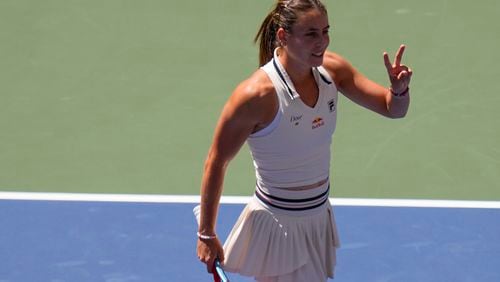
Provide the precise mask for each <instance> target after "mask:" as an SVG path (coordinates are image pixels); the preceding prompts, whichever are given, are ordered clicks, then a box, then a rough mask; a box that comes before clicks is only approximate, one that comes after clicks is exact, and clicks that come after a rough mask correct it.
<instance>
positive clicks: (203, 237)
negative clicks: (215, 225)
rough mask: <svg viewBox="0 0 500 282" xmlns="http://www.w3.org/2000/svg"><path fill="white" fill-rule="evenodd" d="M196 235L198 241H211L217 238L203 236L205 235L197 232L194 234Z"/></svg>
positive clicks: (214, 236) (215, 236)
mask: <svg viewBox="0 0 500 282" xmlns="http://www.w3.org/2000/svg"><path fill="white" fill-rule="evenodd" d="M196 235H197V236H198V238H199V239H202V240H212V239H215V238H217V235H205V234H201V233H200V232H199V231H198V232H196Z"/></svg>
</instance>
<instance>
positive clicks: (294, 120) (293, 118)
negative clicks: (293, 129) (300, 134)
mask: <svg viewBox="0 0 500 282" xmlns="http://www.w3.org/2000/svg"><path fill="white" fill-rule="evenodd" d="M301 119H302V115H300V116H299V115H297V116H294V115H292V116H291V117H290V122H291V123H294V124H295V125H299V122H300V120H301Z"/></svg>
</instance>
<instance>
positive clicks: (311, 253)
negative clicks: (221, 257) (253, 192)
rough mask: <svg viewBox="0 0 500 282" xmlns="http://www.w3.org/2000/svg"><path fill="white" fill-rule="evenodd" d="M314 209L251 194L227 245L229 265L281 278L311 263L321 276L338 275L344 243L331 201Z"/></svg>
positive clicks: (248, 273) (247, 272)
mask: <svg viewBox="0 0 500 282" xmlns="http://www.w3.org/2000/svg"><path fill="white" fill-rule="evenodd" d="M315 211H316V212H315V213H314V214H311V212H310V211H307V212H303V213H302V212H297V211H284V210H280V209H273V208H270V207H266V206H264V205H263V204H262V203H261V202H260V201H259V200H258V199H257V198H256V197H254V198H252V200H251V201H250V202H249V203H248V205H247V206H246V207H245V209H244V210H243V212H242V213H241V215H240V217H239V219H238V221H237V223H236V224H235V226H234V228H233V230H232V231H231V233H230V235H229V237H228V239H227V240H226V242H225V244H224V253H225V262H224V269H225V270H226V271H229V272H237V273H240V274H242V275H245V276H254V277H261V279H263V278H262V277H268V278H266V279H277V278H276V277H275V276H282V275H285V276H286V275H287V274H292V273H293V272H294V271H297V270H298V269H300V268H302V267H304V266H306V265H307V264H312V266H308V269H309V270H310V268H311V267H312V268H313V269H314V271H315V272H316V275H319V277H323V278H326V277H333V271H334V266H335V260H336V248H337V247H338V246H339V245H340V243H339V238H338V233H337V227H336V224H335V219H334V215H333V211H332V209H331V206H330V203H329V202H326V203H325V204H324V205H323V206H321V207H318V208H316V209H315ZM309 270H306V271H309ZM273 276H274V277H275V278H272V277H273ZM294 276H296V275H291V277H294ZM297 277H300V276H297ZM297 279H299V278H297ZM271 281H275V280H271ZM276 281H282V280H276ZM292 281H298V280H292ZM310 281H313V280H310ZM318 281H321V280H318Z"/></svg>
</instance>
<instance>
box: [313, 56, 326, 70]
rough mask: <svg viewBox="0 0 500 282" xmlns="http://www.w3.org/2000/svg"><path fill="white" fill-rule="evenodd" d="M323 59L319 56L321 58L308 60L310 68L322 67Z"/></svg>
mask: <svg viewBox="0 0 500 282" xmlns="http://www.w3.org/2000/svg"><path fill="white" fill-rule="evenodd" d="M323 57H324V56H321V57H314V56H313V57H312V58H311V60H310V65H311V67H319V66H321V65H323Z"/></svg>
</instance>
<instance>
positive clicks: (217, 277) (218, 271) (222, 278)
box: [193, 205, 229, 282]
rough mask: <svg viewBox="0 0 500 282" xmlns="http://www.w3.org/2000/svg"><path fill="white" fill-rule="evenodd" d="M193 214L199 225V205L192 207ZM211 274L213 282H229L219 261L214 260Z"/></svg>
mask: <svg viewBox="0 0 500 282" xmlns="http://www.w3.org/2000/svg"><path fill="white" fill-rule="evenodd" d="M193 213H194V216H195V217H196V222H197V223H198V224H200V205H197V206H196V207H194V209H193ZM212 274H213V275H214V282H229V278H228V277H227V275H226V273H225V272H224V269H222V266H221V265H220V261H219V259H216V260H215V262H214V268H213V270H212Z"/></svg>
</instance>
